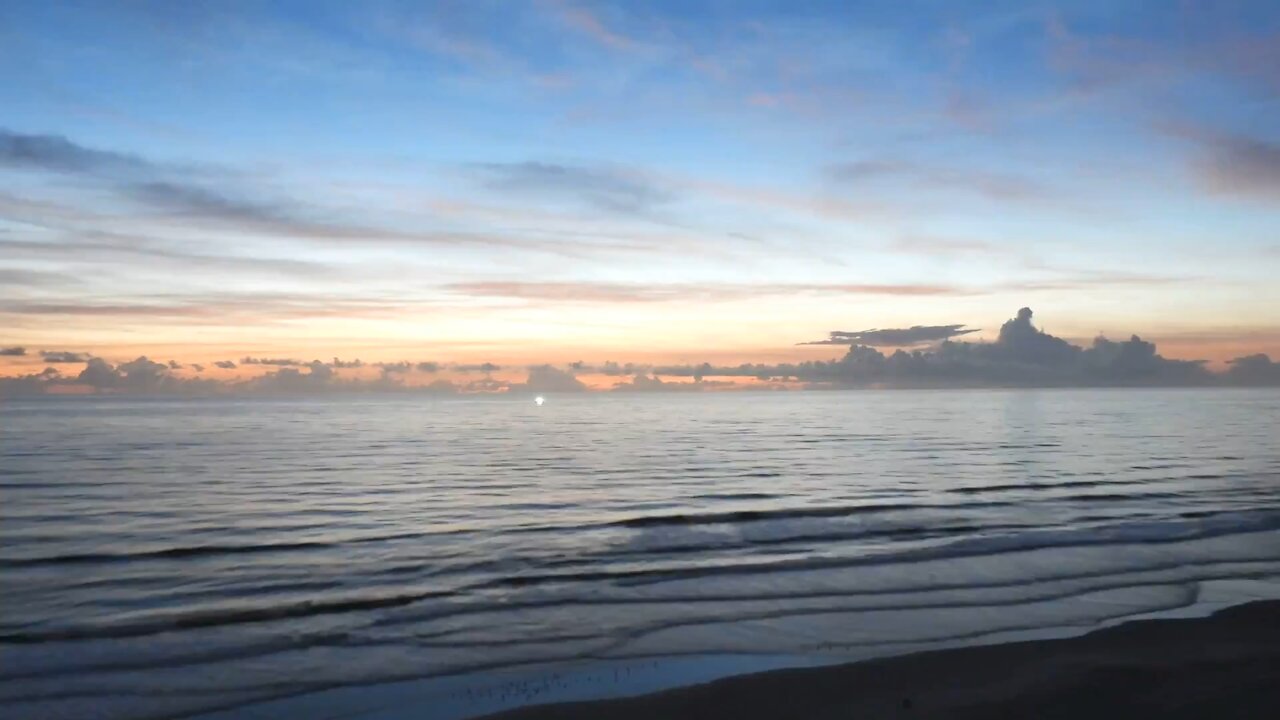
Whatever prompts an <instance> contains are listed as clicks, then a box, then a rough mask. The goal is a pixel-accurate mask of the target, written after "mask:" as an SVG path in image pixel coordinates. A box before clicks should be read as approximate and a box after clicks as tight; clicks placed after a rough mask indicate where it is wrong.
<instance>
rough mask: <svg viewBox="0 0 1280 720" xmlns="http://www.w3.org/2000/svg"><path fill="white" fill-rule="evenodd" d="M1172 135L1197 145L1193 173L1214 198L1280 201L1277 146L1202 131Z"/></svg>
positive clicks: (1279, 150) (1279, 146) (1279, 147)
mask: <svg viewBox="0 0 1280 720" xmlns="http://www.w3.org/2000/svg"><path fill="white" fill-rule="evenodd" d="M1174 132H1175V133H1176V134H1178V135H1181V136H1183V137H1187V138H1190V139H1192V140H1194V141H1195V142H1196V143H1197V146H1198V156H1197V159H1196V164H1195V166H1194V170H1195V173H1196V178H1197V180H1198V181H1199V182H1200V184H1201V185H1202V186H1203V187H1204V188H1205V189H1206V190H1208V191H1209V192H1211V193H1214V194H1217V195H1231V196H1237V197H1244V198H1254V199H1260V200H1271V201H1274V200H1277V199H1280V144H1277V143H1275V142H1270V141H1267V140H1262V139H1259V138H1254V137H1249V136H1246V135H1232V134H1227V133H1220V132H1214V131H1209V130H1204V129H1189V128H1179V129H1175V130H1174Z"/></svg>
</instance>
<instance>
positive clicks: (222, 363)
mask: <svg viewBox="0 0 1280 720" xmlns="http://www.w3.org/2000/svg"><path fill="white" fill-rule="evenodd" d="M213 366H214V367H219V368H222V369H223V370H234V369H235V367H236V364H235V361H233V360H217V361H215V362H214V363H213Z"/></svg>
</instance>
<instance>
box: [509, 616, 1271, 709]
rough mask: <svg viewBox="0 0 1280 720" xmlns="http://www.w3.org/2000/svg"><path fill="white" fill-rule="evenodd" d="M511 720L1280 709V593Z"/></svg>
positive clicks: (745, 678)
mask: <svg viewBox="0 0 1280 720" xmlns="http://www.w3.org/2000/svg"><path fill="white" fill-rule="evenodd" d="M491 717H493V718H502V719H503V720H517V719H518V720H535V719H538V720H543V719H549V718H572V719H574V720H586V719H588V718H589V719H591V720H595V719H596V718H600V719H607V720H613V719H614V718H617V719H618V720H631V719H634V720H665V719H667V718H672V719H678V718H732V720H751V719H752V718H943V717H945V718H1072V720H1098V719H1099V718H1161V719H1162V720H1164V719H1167V718H1209V719H1212V720H1218V719H1221V718H1266V719H1267V720H1277V719H1280V601H1271V600H1268V601H1260V602H1253V603H1247V604H1244V605H1238V606H1236V607H1232V608H1229V609H1226V610H1222V611H1220V612H1218V613H1216V614H1215V615H1213V616H1212V617H1208V618H1196V619H1185V620H1141V621H1134V622H1130V623H1126V624H1123V625H1119V626H1117V627H1113V628H1107V629H1103V630H1098V631H1096V632H1093V633H1090V634H1088V635H1084V636H1082V637H1077V638H1069V639H1065V640H1036V641H1029V642H1018V643H1009V644H1005V645H991V646H985V647H971V648H958V649H954V650H939V651H934V652H925V653H917V654H914V655H905V656H900V657H894V658H884V659H879V660H869V661H866V662H859V663H851V664H847V665H834V666H828V667H821V668H802V669H795V670H778V671H774V672H766V673H760V674H757V675H744V676H740V677H731V678H725V679H723V680H718V681H716V682H712V683H707V684H704V685H695V686H691V687H685V688H678V689H674V690H668V691H665V692H660V693H655V694H652V695H645V696H641V697H635V698H624V699H619V700H604V701H595V702H580V703H565V704H561V705H542V706H534V707H525V708H520V709H517V710H513V711H508V712H504V713H500V714H498V715H493V716H491Z"/></svg>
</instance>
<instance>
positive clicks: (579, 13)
mask: <svg viewBox="0 0 1280 720" xmlns="http://www.w3.org/2000/svg"><path fill="white" fill-rule="evenodd" d="M554 4H555V6H556V8H557V10H558V11H559V15H560V18H561V19H562V20H563V21H564V22H565V24H567V25H568V26H569V27H571V28H573V29H574V30H577V31H578V32H580V33H582V34H583V35H585V36H587V37H589V38H591V39H592V40H594V41H596V42H597V43H599V44H601V45H604V46H605V47H609V48H612V49H614V50H633V49H635V48H636V47H637V44H636V42H635V41H634V40H632V39H631V38H629V37H627V36H625V35H621V34H619V33H617V32H614V31H613V30H611V29H609V28H608V27H606V26H605V24H604V22H603V21H602V20H601V19H600V18H599V17H597V16H596V15H595V14H594V13H592V12H591V11H590V10H587V9H586V8H584V7H582V6H580V5H573V4H570V3H569V2H568V1H567V0H564V1H561V2H556V3H554Z"/></svg>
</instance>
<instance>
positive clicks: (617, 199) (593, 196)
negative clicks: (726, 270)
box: [474, 161, 674, 215]
mask: <svg viewBox="0 0 1280 720" xmlns="http://www.w3.org/2000/svg"><path fill="white" fill-rule="evenodd" d="M474 170H475V171H476V172H477V173H479V175H480V176H481V178H482V182H483V184H484V186H485V187H487V188H489V189H490V190H494V191H496V192H503V193H518V194H521V195H525V196H528V197H538V198H546V199H553V200H554V199H560V200H570V201H574V202H578V203H581V204H583V205H585V206H588V207H592V208H595V209H598V210H602V211H604V212H608V213H621V214H632V215H640V214H646V213H649V212H652V211H654V210H656V209H657V208H659V207H660V206H663V205H666V204H668V203H670V202H672V201H673V200H674V196H673V195H672V194H671V193H670V192H669V191H667V190H665V189H663V188H661V187H658V186H657V185H656V184H655V183H653V182H651V181H650V180H648V179H646V178H644V177H643V176H642V175H641V174H640V173H638V172H636V171H628V170H623V169H620V168H609V167H586V166H580V165H563V164H557V163H545V162H533V161H531V162H520V163H505V164H503V163H484V164H481V165H477V166H475V167H474Z"/></svg>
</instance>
